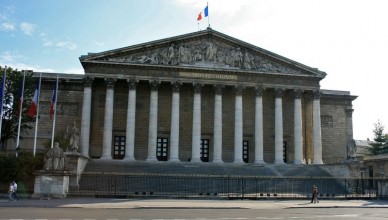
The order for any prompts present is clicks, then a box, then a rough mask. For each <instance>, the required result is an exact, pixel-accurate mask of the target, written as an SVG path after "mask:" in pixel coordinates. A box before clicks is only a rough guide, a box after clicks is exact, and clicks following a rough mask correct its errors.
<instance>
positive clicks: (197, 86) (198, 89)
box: [193, 82, 203, 93]
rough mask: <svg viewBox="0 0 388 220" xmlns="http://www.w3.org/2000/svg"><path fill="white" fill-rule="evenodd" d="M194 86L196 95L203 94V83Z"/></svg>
mask: <svg viewBox="0 0 388 220" xmlns="http://www.w3.org/2000/svg"><path fill="white" fill-rule="evenodd" d="M193 86H194V93H201V90H202V86H203V85H202V84H201V83H198V82H197V83H194V84H193Z"/></svg>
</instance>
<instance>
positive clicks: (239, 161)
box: [233, 159, 245, 164]
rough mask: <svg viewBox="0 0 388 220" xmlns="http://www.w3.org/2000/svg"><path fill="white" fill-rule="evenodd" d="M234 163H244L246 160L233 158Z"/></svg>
mask: <svg viewBox="0 0 388 220" xmlns="http://www.w3.org/2000/svg"><path fill="white" fill-rule="evenodd" d="M233 163H235V164H244V163H245V162H244V161H243V160H242V159H238V160H233Z"/></svg>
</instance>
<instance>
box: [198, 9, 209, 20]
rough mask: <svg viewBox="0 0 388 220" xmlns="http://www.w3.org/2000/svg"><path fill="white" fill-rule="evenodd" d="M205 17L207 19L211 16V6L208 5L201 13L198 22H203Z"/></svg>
mask: <svg viewBox="0 0 388 220" xmlns="http://www.w3.org/2000/svg"><path fill="white" fill-rule="evenodd" d="M203 16H205V17H207V16H209V6H208V5H207V6H206V8H205V9H204V10H203V11H201V12H199V14H198V17H197V21H201V20H202V17H203Z"/></svg>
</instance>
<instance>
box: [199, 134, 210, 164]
mask: <svg viewBox="0 0 388 220" xmlns="http://www.w3.org/2000/svg"><path fill="white" fill-rule="evenodd" d="M200 153H201V161H202V162H209V139H201V152H200Z"/></svg>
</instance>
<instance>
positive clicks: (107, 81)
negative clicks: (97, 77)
mask: <svg viewBox="0 0 388 220" xmlns="http://www.w3.org/2000/svg"><path fill="white" fill-rule="evenodd" d="M115 82H116V80H115V79H113V78H105V85H106V88H107V89H113V88H114V87H115Z"/></svg>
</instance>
